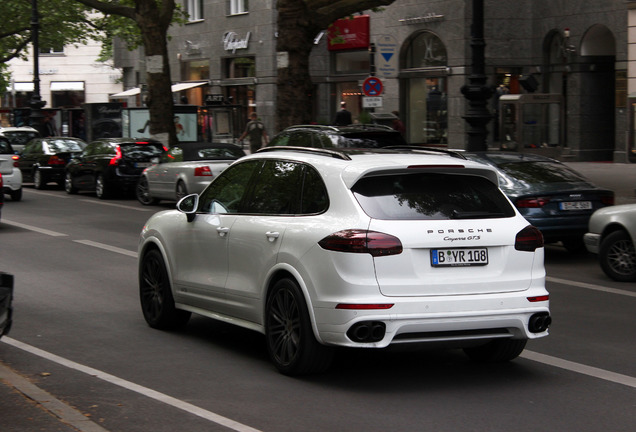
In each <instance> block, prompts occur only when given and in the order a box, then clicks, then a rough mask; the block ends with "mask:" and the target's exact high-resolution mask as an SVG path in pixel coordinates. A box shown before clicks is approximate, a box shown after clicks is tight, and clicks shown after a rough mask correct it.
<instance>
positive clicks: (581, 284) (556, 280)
mask: <svg viewBox="0 0 636 432" xmlns="http://www.w3.org/2000/svg"><path fill="white" fill-rule="evenodd" d="M545 280H546V281H548V282H554V283H558V284H563V285H570V286H575V287H579V288H585V289H590V290H594V291H601V292H606V293H610V294H618V295H624V296H627V297H636V292H633V291H627V290H621V289H617V288H610V287H606V286H603V285H594V284H589V283H585V282H577V281H571V280H567V279H559V278H555V277H551V276H548V277H546V278H545Z"/></svg>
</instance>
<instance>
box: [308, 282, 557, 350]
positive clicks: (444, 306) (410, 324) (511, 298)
mask: <svg viewBox="0 0 636 432" xmlns="http://www.w3.org/2000/svg"><path fill="white" fill-rule="evenodd" d="M545 295H548V293H547V291H546V290H545V289H544V288H541V289H539V288H537V289H531V290H527V291H523V292H514V293H503V294H496V295H473V296H452V297H450V296H449V297H443V296H442V297H430V298H395V297H382V298H381V299H380V298H379V299H377V300H378V301H377V302H378V303H384V304H386V303H392V304H393V306H392V307H391V308H390V309H385V310H371V311H370V310H353V311H352V310H341V309H336V308H335V306H336V305H335V304H334V305H332V306H331V307H321V308H314V314H315V320H316V332H317V337H318V338H319V340H320V341H321V342H322V343H324V344H327V345H338V346H347V347H367V348H369V347H375V348H384V347H388V346H390V345H401V344H415V343H418V344H422V343H424V344H427V343H429V344H436V343H437V344H441V343H451V344H453V345H455V346H459V347H461V346H470V345H471V344H474V343H475V342H476V341H487V340H492V339H495V338H512V339H536V338H540V337H544V336H547V335H548V331H547V329H546V330H545V331H542V332H539V333H533V332H532V331H530V329H529V323H530V320H531V317H532V316H533V315H535V314H547V315H549V313H550V310H549V301H541V302H530V301H529V300H528V297H537V296H545ZM363 322H374V323H378V322H379V323H383V325H384V326H385V328H386V332H385V334H384V336H383V337H382V339H381V340H379V341H377V342H373V343H364V342H362V343H360V342H354V341H353V340H352V339H351V338H350V337H349V336H348V335H347V332H348V331H349V330H350V329H351V328H353V327H354V326H356V325H359V324H360V323H363Z"/></svg>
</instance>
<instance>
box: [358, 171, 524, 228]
mask: <svg viewBox="0 0 636 432" xmlns="http://www.w3.org/2000/svg"><path fill="white" fill-rule="evenodd" d="M351 190H352V192H353V193H354V195H355V197H356V199H357V200H358V202H359V203H360V206H361V207H362V209H363V210H364V211H365V212H366V213H367V214H368V215H369V216H370V217H372V218H376V219H385V220H422V219H428V220H446V219H485V218H504V217H513V216H514V215H515V211H514V209H513V208H512V206H511V205H510V203H509V202H508V200H507V199H506V198H505V196H504V195H503V194H502V193H501V192H500V191H499V189H498V188H497V186H496V185H494V184H493V183H491V182H490V181H488V180H487V179H485V178H483V177H478V176H473V175H454V174H443V173H414V174H396V175H384V176H372V177H365V178H363V179H360V180H359V181H358V182H357V183H356V184H355V185H354V186H353V188H352V189H351Z"/></svg>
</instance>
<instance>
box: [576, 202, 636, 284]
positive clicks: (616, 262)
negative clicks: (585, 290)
mask: <svg viewBox="0 0 636 432" xmlns="http://www.w3.org/2000/svg"><path fill="white" fill-rule="evenodd" d="M583 240H584V241H585V246H586V247H587V250H588V251H590V252H592V253H594V254H598V259H599V263H600V265H601V268H602V269H603V271H604V272H605V274H606V275H608V276H609V277H611V278H612V279H614V280H617V281H620V282H634V281H636V249H635V248H634V245H635V244H636V204H623V205H617V206H612V207H606V208H602V209H599V210H597V211H595V212H594V214H592V217H591V218H590V223H589V232H588V233H587V234H585V236H584V237H583Z"/></svg>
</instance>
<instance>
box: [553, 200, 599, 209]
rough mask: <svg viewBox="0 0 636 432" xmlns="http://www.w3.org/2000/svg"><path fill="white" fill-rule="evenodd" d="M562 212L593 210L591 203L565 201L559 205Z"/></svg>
mask: <svg viewBox="0 0 636 432" xmlns="http://www.w3.org/2000/svg"><path fill="white" fill-rule="evenodd" d="M559 208H560V209H561V210H592V202H591V201H564V202H562V203H559Z"/></svg>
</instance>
